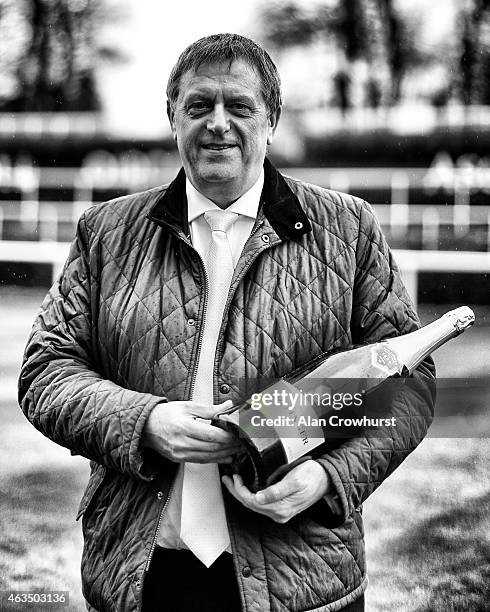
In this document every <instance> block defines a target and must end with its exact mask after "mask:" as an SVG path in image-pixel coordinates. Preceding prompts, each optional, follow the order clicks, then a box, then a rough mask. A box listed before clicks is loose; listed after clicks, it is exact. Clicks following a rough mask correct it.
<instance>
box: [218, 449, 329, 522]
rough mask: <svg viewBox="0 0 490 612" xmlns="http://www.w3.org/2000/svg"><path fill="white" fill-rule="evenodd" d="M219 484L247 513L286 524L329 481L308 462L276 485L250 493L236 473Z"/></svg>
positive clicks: (318, 496) (322, 492) (317, 496)
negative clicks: (248, 509)
mask: <svg viewBox="0 0 490 612" xmlns="http://www.w3.org/2000/svg"><path fill="white" fill-rule="evenodd" d="M222 480H223V483H224V484H225V486H226V488H227V489H228V491H229V492H230V493H231V494H232V495H233V497H234V498H235V499H237V500H238V501H239V502H241V503H242V504H243V505H244V506H246V507H247V508H250V510H254V511H255V512H259V513H260V514H265V516H268V517H269V518H271V519H272V520H273V521H276V523H286V522H287V521H289V519H291V518H293V516H295V515H296V514H299V513H300V512H302V511H303V510H306V508H309V507H310V506H312V505H313V504H314V503H315V502H317V501H318V500H319V499H321V498H322V497H323V496H324V495H325V493H326V492H327V489H328V485H329V480H328V477H327V473H326V472H325V470H324V469H323V468H322V466H321V465H320V464H319V463H317V462H316V461H313V460H312V459H310V460H309V461H305V462H304V463H300V464H299V465H298V466H296V467H295V468H293V469H292V470H291V471H290V472H288V473H287V474H286V475H285V476H284V478H283V479H282V480H280V481H279V482H278V483H276V484H273V485H271V486H270V487H267V488H266V489H263V490H262V491H259V492H258V493H255V494H254V493H252V492H251V491H249V489H247V487H246V486H245V485H244V484H243V481H242V478H241V477H240V476H239V475H238V474H233V480H232V479H231V478H230V477H229V476H223V478H222Z"/></svg>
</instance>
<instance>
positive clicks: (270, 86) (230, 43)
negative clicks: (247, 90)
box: [167, 34, 282, 116]
mask: <svg viewBox="0 0 490 612" xmlns="http://www.w3.org/2000/svg"><path fill="white" fill-rule="evenodd" d="M239 59H243V60H245V61H246V62H247V63H248V64H249V65H250V66H252V68H254V69H255V71H256V72H257V73H258V75H259V77H260V80H261V82H262V95H263V96H264V100H265V103H266V106H267V110H268V114H269V116H270V115H271V114H272V113H274V112H275V111H276V110H277V109H278V108H279V107H280V106H281V105H282V95H281V79H280V78H279V73H278V71H277V68H276V65H275V64H274V62H273V61H272V59H271V58H270V56H269V54H268V53H267V51H266V50H265V49H263V48H262V47H260V46H259V45H258V44H257V43H255V42H254V41H253V40H250V38H245V37H244V36H240V35H239V34H213V35H212V36H205V37H204V38H200V39H199V40H196V42H194V43H192V44H191V45H189V46H188V47H187V49H185V50H184V51H183V52H182V54H181V55H180V57H179V59H178V60H177V63H176V64H175V66H174V67H173V69H172V72H171V73H170V77H169V79H168V83H167V98H168V102H169V104H170V106H172V107H173V106H174V104H175V102H176V101H177V98H178V96H179V85H180V79H181V77H182V75H183V74H184V73H185V72H187V71H189V70H191V71H193V72H194V71H196V70H197V69H198V68H199V66H201V64H210V63H213V62H221V61H228V62H229V63H230V65H231V63H232V62H234V61H235V60H239Z"/></svg>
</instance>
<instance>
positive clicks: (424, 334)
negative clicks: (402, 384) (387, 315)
mask: <svg viewBox="0 0 490 612" xmlns="http://www.w3.org/2000/svg"><path fill="white" fill-rule="evenodd" d="M460 310H462V309H458V311H460ZM468 310H469V309H468ZM456 312H457V311H451V312H448V313H446V314H445V315H444V316H442V317H441V318H440V319H437V321H434V322H433V323H430V324H429V325H426V326H425V327H422V328H420V329H418V330H417V331H414V332H411V333H410V334H406V335H404V336H398V337H397V338H389V339H387V340H384V341H383V342H386V344H388V346H390V348H392V349H393V350H394V351H396V353H397V354H398V356H399V358H400V361H401V362H402V363H403V365H404V366H405V368H406V369H407V370H408V372H409V373H410V374H411V373H412V372H413V371H414V370H415V368H416V367H417V366H418V365H419V364H420V363H421V362H422V361H423V360H424V359H425V358H426V357H428V356H429V355H430V354H431V353H432V352H433V351H435V350H436V349H438V348H439V347H440V346H442V345H443V344H445V343H446V342H447V341H448V340H450V339H451V338H454V337H455V336H457V335H459V334H460V333H461V332H462V331H464V329H466V327H467V326H468V325H471V323H473V320H474V317H473V320H471V321H466V320H462V318H461V316H458V315H457V314H456Z"/></svg>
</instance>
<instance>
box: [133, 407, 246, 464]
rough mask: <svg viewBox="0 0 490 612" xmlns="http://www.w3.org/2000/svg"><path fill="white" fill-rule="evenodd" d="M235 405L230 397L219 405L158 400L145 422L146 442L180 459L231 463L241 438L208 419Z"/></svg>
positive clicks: (166, 455) (171, 458)
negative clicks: (208, 421)
mask: <svg viewBox="0 0 490 612" xmlns="http://www.w3.org/2000/svg"><path fill="white" fill-rule="evenodd" d="M231 406H232V403H231V401H229V400H228V401H226V402H223V403H222V404H217V405H216V406H209V405H204V404H198V403H197V402H191V401H183V402H166V403H161V404H158V405H157V406H155V408H153V410H152V411H151V412H150V415H149V417H148V419H147V421H146V423H145V427H144V429H143V442H142V443H143V446H147V447H149V448H152V449H153V450H155V451H156V452H157V453H159V454H160V455H163V456H164V457H166V458H167V459H170V460H171V461H176V462H178V463H181V462H184V461H188V462H191V463H231V461H232V457H233V455H234V454H236V453H237V452H238V450H239V449H240V447H241V445H240V441H239V440H238V439H237V438H235V437H234V436H233V435H232V434H231V433H229V432H227V431H224V430H223V429H220V428H219V427H214V426H213V425H210V424H209V423H207V422H206V420H208V419H212V418H213V417H214V416H216V415H217V414H218V413H219V412H221V411H223V410H226V409H227V408H230V407H231ZM203 419H204V420H203Z"/></svg>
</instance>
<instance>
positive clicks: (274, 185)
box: [148, 158, 311, 240]
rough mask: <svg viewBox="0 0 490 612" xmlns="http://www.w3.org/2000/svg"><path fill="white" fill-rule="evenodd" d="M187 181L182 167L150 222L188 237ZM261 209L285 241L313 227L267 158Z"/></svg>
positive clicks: (155, 206) (155, 209) (159, 202)
mask: <svg viewBox="0 0 490 612" xmlns="http://www.w3.org/2000/svg"><path fill="white" fill-rule="evenodd" d="M185 179H186V176H185V172H184V168H181V169H180V171H179V173H178V174H177V176H176V177H175V179H174V180H173V181H172V182H171V183H170V185H169V186H168V188H167V189H166V191H165V193H164V194H163V195H162V196H161V197H160V198H159V199H158V200H157V201H156V203H155V204H154V205H153V207H152V209H151V211H150V213H149V214H148V219H150V220H151V221H155V222H156V223H159V224H162V223H163V224H167V225H173V226H176V227H177V228H179V229H180V230H182V232H184V234H185V235H186V236H187V235H188V234H189V225H188V222H187V197H186V195H185ZM260 208H262V209H263V212H264V215H265V217H266V218H267V220H268V221H269V223H270V224H271V226H272V228H273V229H274V231H275V232H276V234H277V235H278V236H279V237H280V238H282V239H287V238H290V239H293V240H294V239H298V238H299V237H300V236H302V235H303V234H306V233H307V232H309V231H311V224H310V222H309V220H308V217H307V216H306V213H305V211H304V210H303V208H302V206H301V204H300V202H299V200H298V198H297V197H296V196H295V194H294V193H293V192H292V191H291V189H290V188H289V186H288V184H287V183H286V181H285V180H284V177H283V176H282V174H280V173H279V172H278V171H277V170H276V168H275V167H274V166H273V165H272V164H271V162H270V161H269V160H268V159H267V158H265V160H264V188H263V190H262V195H261V197H260Z"/></svg>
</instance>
